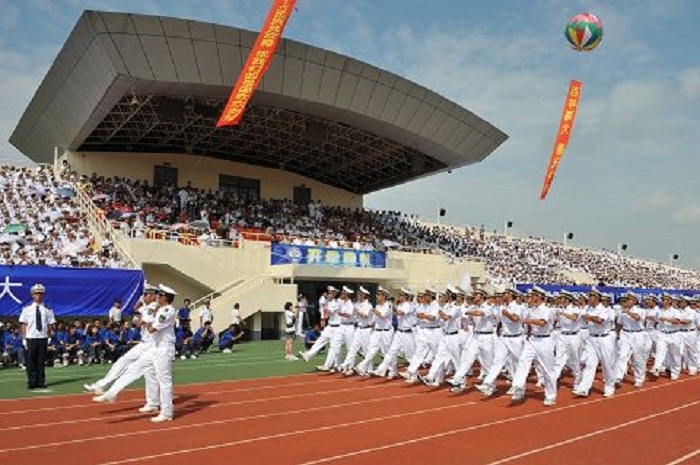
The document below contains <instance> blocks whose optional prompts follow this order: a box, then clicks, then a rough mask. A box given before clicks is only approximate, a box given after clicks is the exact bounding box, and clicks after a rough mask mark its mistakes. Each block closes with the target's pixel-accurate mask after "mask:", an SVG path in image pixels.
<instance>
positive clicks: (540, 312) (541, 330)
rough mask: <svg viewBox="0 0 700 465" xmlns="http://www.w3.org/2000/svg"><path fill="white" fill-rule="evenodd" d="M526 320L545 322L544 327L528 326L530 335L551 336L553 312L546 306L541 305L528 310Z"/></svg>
mask: <svg viewBox="0 0 700 465" xmlns="http://www.w3.org/2000/svg"><path fill="white" fill-rule="evenodd" d="M527 318H528V319H530V320H545V321H546V324H545V325H544V326H536V325H530V335H532V336H546V335H549V334H552V329H554V311H553V310H552V309H551V308H549V307H547V305H545V304H541V305H540V306H539V307H536V308H532V309H530V310H529V311H528V312H527Z"/></svg>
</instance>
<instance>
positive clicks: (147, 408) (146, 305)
mask: <svg viewBox="0 0 700 465" xmlns="http://www.w3.org/2000/svg"><path fill="white" fill-rule="evenodd" d="M157 298H158V288H156V287H153V286H151V285H148V284H146V285H145V286H144V289H143V297H142V298H141V302H140V303H139V304H137V305H138V307H137V308H136V309H135V313H138V315H136V316H135V317H134V320H133V324H134V326H136V327H140V328H141V341H140V342H139V343H138V344H136V346H134V347H132V348H131V349H130V350H129V351H128V352H127V353H126V354H124V355H123V356H122V357H120V358H119V360H117V361H116V362H115V363H114V365H112V367H111V368H110V369H109V371H108V372H107V374H106V375H105V377H104V378H102V379H100V380H98V381H96V382H94V383H93V384H84V385H83V389H84V390H85V392H91V393H94V394H95V395H97V396H101V395H102V394H104V393H105V389H107V387H108V386H109V385H111V384H112V383H114V382H115V381H116V380H117V379H118V378H120V377H121V376H123V375H124V374H125V372H126V371H127V369H128V368H129V367H131V366H132V365H133V364H134V363H135V362H136V361H137V360H138V359H139V358H140V357H141V356H142V355H143V353H144V352H146V351H148V350H150V349H151V348H152V346H153V336H152V335H151V333H150V332H149V331H148V328H147V325H148V323H152V322H153V320H154V319H155V316H156V311H157V310H158V302H157ZM139 376H140V375H139ZM143 376H144V378H145V380H146V390H145V391H146V403H145V404H144V406H143V407H141V408H140V409H139V412H140V413H155V412H157V411H158V409H159V405H160V394H159V392H158V380H157V379H156V373H155V368H154V367H153V366H152V364H151V365H150V366H149V367H148V369H147V370H146V371H145V372H144V374H143ZM137 379H138V378H137ZM131 382H132V381H129V383H131ZM129 383H127V385H128V384H129Z"/></svg>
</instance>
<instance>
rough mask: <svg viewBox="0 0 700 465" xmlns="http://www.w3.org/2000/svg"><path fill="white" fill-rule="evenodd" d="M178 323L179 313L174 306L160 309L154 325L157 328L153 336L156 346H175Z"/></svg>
mask: <svg viewBox="0 0 700 465" xmlns="http://www.w3.org/2000/svg"><path fill="white" fill-rule="evenodd" d="M176 321H177V311H176V310H175V307H173V306H172V305H166V306H164V307H160V308H159V309H158V311H157V312H156V315H155V321H153V323H152V325H153V327H154V328H156V330H157V331H156V332H155V333H151V336H153V342H154V343H155V344H156V345H161V344H175V322H176Z"/></svg>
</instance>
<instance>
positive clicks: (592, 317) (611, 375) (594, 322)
mask: <svg viewBox="0 0 700 465" xmlns="http://www.w3.org/2000/svg"><path fill="white" fill-rule="evenodd" d="M601 298H602V294H601V293H600V291H598V290H597V289H595V288H594V289H591V292H590V293H589V295H588V306H589V307H588V311H587V312H586V313H585V314H584V315H583V317H582V318H583V319H584V320H586V322H587V323H588V332H589V341H588V342H589V345H590V349H589V352H588V355H587V357H586V367H585V368H584V370H583V375H582V376H581V382H580V383H579V384H578V385H577V386H574V389H573V391H572V393H573V394H574V395H576V396H580V397H587V396H588V392H589V391H590V389H591V386H592V385H593V380H594V379H595V373H596V369H597V368H598V363H600V365H601V367H602V369H603V382H604V383H605V388H604V390H603V396H604V397H612V396H613V395H615V340H614V339H612V338H610V337H609V336H610V326H611V324H614V321H615V314H614V311H613V309H612V308H610V307H605V306H604V305H603V304H602V303H601Z"/></svg>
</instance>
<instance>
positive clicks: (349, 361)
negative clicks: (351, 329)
mask: <svg viewBox="0 0 700 465" xmlns="http://www.w3.org/2000/svg"><path fill="white" fill-rule="evenodd" d="M370 336H372V327H371V326H368V327H366V328H356V329H355V334H354V335H353V337H352V342H351V343H350V345H349V346H348V347H349V349H348V354H347V355H346V356H345V361H343V365H342V368H343V369H346V370H347V369H349V368H352V367H354V366H355V361H356V359H357V354H358V353H359V352H360V349H362V352H363V353H365V354H366V353H367V351H368V350H369V339H370Z"/></svg>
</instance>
